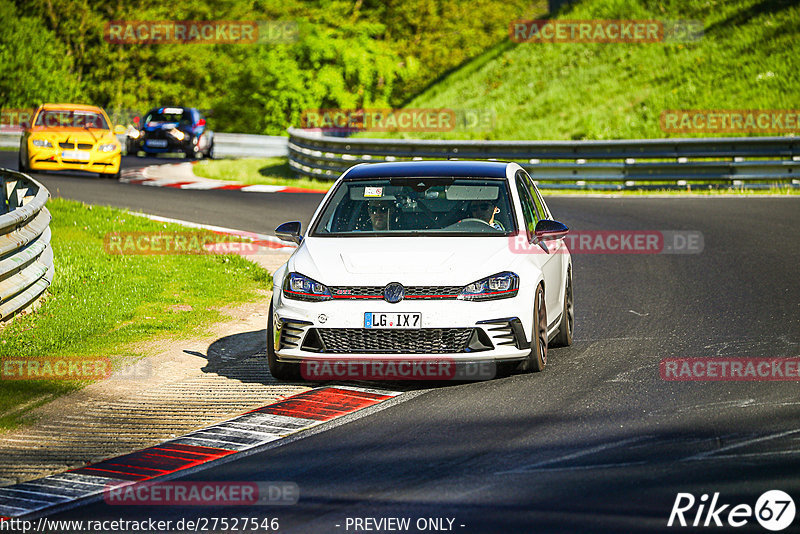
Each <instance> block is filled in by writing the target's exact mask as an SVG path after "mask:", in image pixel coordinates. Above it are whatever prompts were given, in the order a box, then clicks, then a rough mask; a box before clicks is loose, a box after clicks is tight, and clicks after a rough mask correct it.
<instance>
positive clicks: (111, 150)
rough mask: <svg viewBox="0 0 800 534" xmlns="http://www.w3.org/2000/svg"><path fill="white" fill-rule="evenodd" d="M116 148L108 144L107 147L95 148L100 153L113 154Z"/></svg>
mask: <svg viewBox="0 0 800 534" xmlns="http://www.w3.org/2000/svg"><path fill="white" fill-rule="evenodd" d="M116 147H117V145H115V144H114V143H109V144H107V145H100V146H98V147H97V150H99V151H100V152H113V151H114V149H115V148H116Z"/></svg>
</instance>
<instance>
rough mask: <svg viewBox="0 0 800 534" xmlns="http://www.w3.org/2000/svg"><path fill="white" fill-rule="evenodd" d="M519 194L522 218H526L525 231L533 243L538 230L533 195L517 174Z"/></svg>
mask: <svg viewBox="0 0 800 534" xmlns="http://www.w3.org/2000/svg"><path fill="white" fill-rule="evenodd" d="M517 194H518V195H519V201H520V203H521V204H522V216H523V217H525V230H526V232H527V234H528V241H531V240H532V239H533V236H534V231H535V229H536V213H535V209H534V207H533V200H531V193H530V191H528V188H527V187H526V186H525V181H524V180H523V179H522V176H521V175H520V174H517Z"/></svg>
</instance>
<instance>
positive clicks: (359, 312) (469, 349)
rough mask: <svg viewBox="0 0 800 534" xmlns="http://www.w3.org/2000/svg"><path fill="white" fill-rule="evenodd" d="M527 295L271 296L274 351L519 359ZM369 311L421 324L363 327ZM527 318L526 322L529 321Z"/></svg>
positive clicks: (294, 357)
mask: <svg viewBox="0 0 800 534" xmlns="http://www.w3.org/2000/svg"><path fill="white" fill-rule="evenodd" d="M526 302H527V303H530V302H532V297H531V296H530V295H527V293H525V292H524V291H520V292H519V293H518V294H517V295H516V296H515V297H513V298H507V299H501V300H490V301H483V302H470V301H462V300H410V299H409V300H404V301H401V302H398V303H396V304H390V303H388V302H386V301H384V300H382V299H375V300H358V299H353V300H350V299H342V300H339V299H337V300H329V301H323V302H305V301H298V300H291V299H287V298H285V297H283V295H282V291H277V292H276V294H275V300H274V306H275V307H274V312H273V313H274V317H273V324H274V325H275V327H274V337H273V339H272V340H268V341H272V342H273V343H274V345H275V353H276V355H277V357H278V359H279V360H281V361H285V362H302V361H304V360H315V361H319V360H330V361H342V360H351V359H357V360H365V359H367V360H369V359H376V360H393V359H398V360H432V359H441V358H447V359H448V360H451V361H454V362H475V361H513V360H517V361H518V360H522V359H524V358H525V357H527V355H528V353H529V352H530V348H529V341H530V331H531V327H530V325H532V315H531V313H532V312H531V310H530V308H531V306H530V305H526ZM366 312H376V313H379V312H390V313H420V314H421V319H422V321H421V326H420V328H418V329H397V328H394V329H377V328H369V329H368V328H365V327H364V314H365V313H366ZM526 325H527V326H526Z"/></svg>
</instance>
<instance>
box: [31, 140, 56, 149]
mask: <svg viewBox="0 0 800 534" xmlns="http://www.w3.org/2000/svg"><path fill="white" fill-rule="evenodd" d="M31 143H32V144H33V146H38V147H41V148H53V145H52V144H51V143H50V141H48V140H47V139H33V140H31Z"/></svg>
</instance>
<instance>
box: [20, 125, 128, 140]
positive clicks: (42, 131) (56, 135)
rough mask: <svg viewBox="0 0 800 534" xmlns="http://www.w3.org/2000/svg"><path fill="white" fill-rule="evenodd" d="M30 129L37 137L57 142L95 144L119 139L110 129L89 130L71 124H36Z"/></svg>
mask: <svg viewBox="0 0 800 534" xmlns="http://www.w3.org/2000/svg"><path fill="white" fill-rule="evenodd" d="M30 131H31V133H32V134H36V137H39V138H41V137H43V138H46V139H48V140H49V141H55V142H56V143H67V142H70V143H71V142H78V143H89V144H95V143H97V142H99V141H101V140H102V141H105V142H108V143H113V142H116V140H117V137H116V136H115V135H114V134H113V133H112V132H111V131H110V130H101V129H95V128H91V129H89V130H87V129H85V128H74V127H71V126H70V127H48V126H36V127H34V128H31V130H30Z"/></svg>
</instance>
